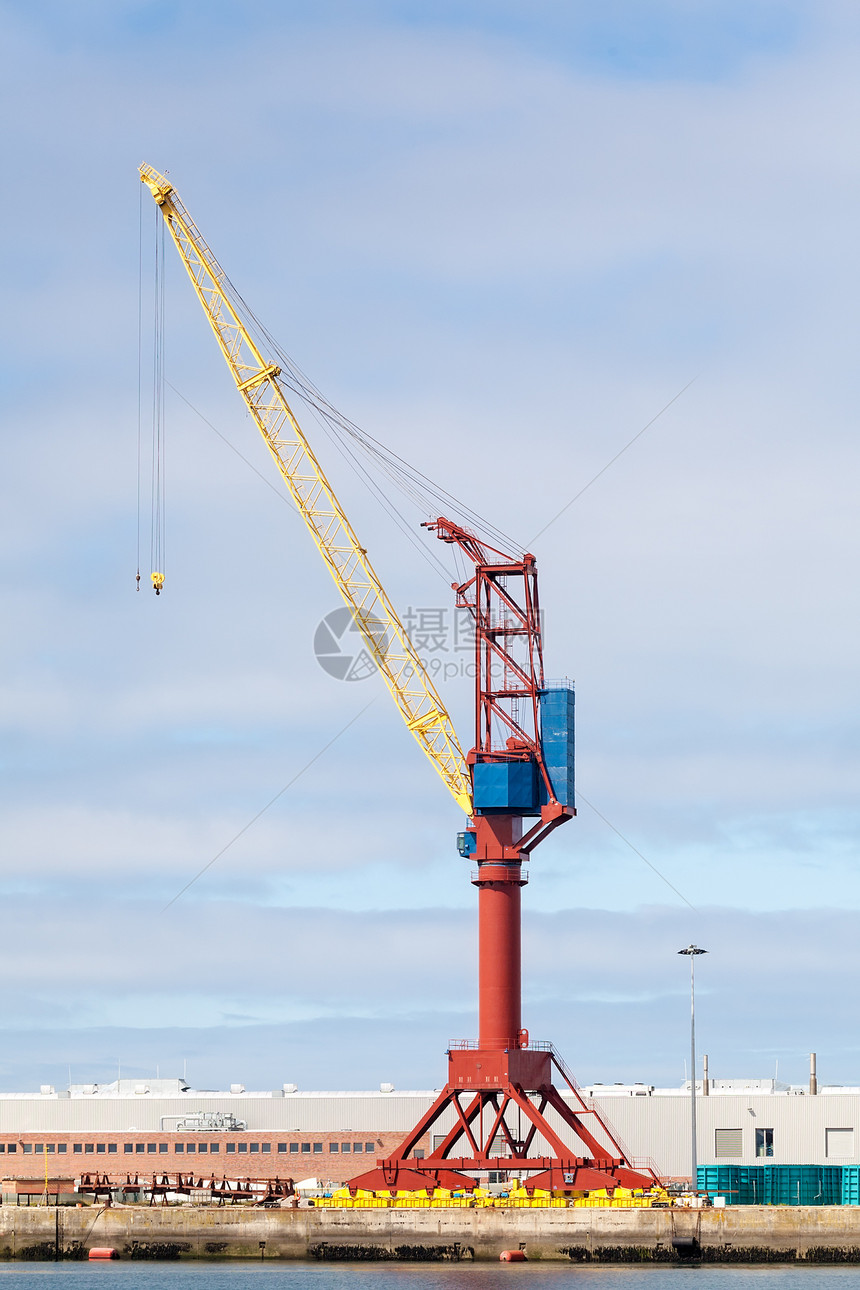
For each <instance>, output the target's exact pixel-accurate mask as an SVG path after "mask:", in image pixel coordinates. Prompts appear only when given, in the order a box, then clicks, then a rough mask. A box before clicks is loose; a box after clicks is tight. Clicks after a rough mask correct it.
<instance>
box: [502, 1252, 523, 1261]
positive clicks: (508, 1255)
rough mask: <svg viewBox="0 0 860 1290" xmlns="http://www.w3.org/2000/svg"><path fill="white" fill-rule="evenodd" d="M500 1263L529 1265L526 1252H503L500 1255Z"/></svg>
mask: <svg viewBox="0 0 860 1290" xmlns="http://www.w3.org/2000/svg"><path fill="white" fill-rule="evenodd" d="M499 1262H500V1263H527V1262H528V1260H527V1258H526V1252H525V1250H502V1252H501V1254H500V1255H499Z"/></svg>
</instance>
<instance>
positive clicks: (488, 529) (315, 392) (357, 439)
mask: <svg viewBox="0 0 860 1290" xmlns="http://www.w3.org/2000/svg"><path fill="white" fill-rule="evenodd" d="M224 284H225V286H227V287H228V288H229V290H230V293H231V298H232V299H233V300H234V301H235V303H236V305H237V306H238V307H239V312H240V313H242V314H243V315H244V321H245V322H246V324H247V325H249V328H250V329H253V330H256V331H257V333H258V334H259V335H260V336H261V337H262V338H263V339H264V340H265V341H266V342H267V344H268V346H269V348H270V351H271V353H272V355H273V357H276V358H278V359H279V360H280V364H281V368H282V376H284V378H285V379H284V383H285V384H286V385H287V386H288V388H290V389H291V390H292V391H293V393H294V394H296V395H298V397H299V398H300V399H301V400H302V402H303V403H305V404H306V406H308V407H310V408H312V409H315V410H316V412H317V413H318V414H319V415H320V416H321V417H322V418H323V419H324V420H325V421H326V422H327V423H328V425H329V426H330V427H331V429H332V430H333V431H334V433H335V434H336V435H337V436H338V437H340V436H341V435H346V436H348V437H349V438H350V439H351V440H352V441H353V443H355V444H356V445H357V446H358V447H359V449H360V450H361V451H363V452H364V453H365V454H366V455H367V456H368V457H370V458H372V459H375V464H376V466H377V468H379V469H381V470H383V471H384V473H385V474H386V475H387V476H388V477H389V478H390V479H391V480H392V482H393V483H394V484H395V486H396V487H398V488H399V489H400V490H401V491H402V492H404V493H406V495H407V496H410V497H411V499H412V500H413V501H414V502H416V504H418V505H419V506H423V507H426V506H427V504H428V502H434V503H435V504H437V505H439V506H445V507H448V508H450V507H451V506H453V507H454V508H456V510H457V512H458V513H459V514H460V515H461V516H463V517H464V518H465V519H466V520H467V522H469V523H470V524H472V525H473V526H475V527H476V528H477V529H478V536H479V537H480V536H482V535H486V536H487V537H488V538H489V539H491V540H492V541H495V542H499V543H500V544H501V545H503V546H506V547H509V548H511V549H512V550H514V551H516V550H522V547H521V545H520V544H519V543H517V542H516V541H515V540H514V539H512V538H511V537H510V536H509V535H508V534H506V533H504V532H503V531H502V530H500V529H498V528H496V526H495V525H493V524H491V523H490V522H489V521H488V520H486V519H484V517H483V516H481V515H479V514H478V513H477V512H476V511H474V510H472V508H471V507H468V506H466V504H465V503H464V502H461V501H460V499H459V498H457V497H455V496H454V495H453V494H452V493H449V492H448V491H447V490H446V489H444V488H442V487H441V486H440V485H438V484H436V483H435V482H434V481H433V480H431V479H430V478H429V476H427V475H425V474H423V472H421V471H419V470H417V469H416V468H415V467H413V466H410V465H409V463H408V462H406V461H405V460H404V459H403V458H402V457H400V456H398V455H397V454H396V453H394V452H392V451H391V450H390V449H388V448H386V447H385V446H384V445H383V444H382V443H381V442H380V441H379V440H377V439H374V438H373V436H372V435H369V434H367V433H366V432H365V431H363V430H362V429H361V428H360V427H359V426H358V425H356V424H355V422H353V421H351V420H350V419H349V418H348V417H346V416H344V415H343V413H341V412H339V411H338V409H337V408H335V407H334V405H333V404H332V403H330V402H329V400H328V399H326V397H325V396H324V395H323V394H322V393H321V391H320V390H319V389H318V388H317V387H316V386H315V385H314V383H313V382H312V381H311V380H310V378H309V377H307V376H306V375H305V373H304V372H303V371H302V370H301V368H300V367H299V366H298V364H297V363H295V362H294V360H293V359H292V358H291V357H290V356H289V354H287V353H286V351H285V350H283V349H282V348H281V346H280V345H279V344H278V342H277V341H276V340H275V338H274V337H273V336H272V335H271V333H270V332H269V331H268V330H267V328H266V327H265V326H264V324H263V323H262V322H261V321H260V320H259V318H257V316H256V315H255V314H254V312H253V310H252V309H251V308H250V307H249V306H248V304H247V302H246V301H245V300H244V298H243V297H242V296H241V294H240V293H239V292H238V291H237V290H236V288H235V286H234V285H233V283H232V282H231V281H230V279H229V278H228V277H227V276H226V274H225V275H224ZM425 513H426V511H425ZM433 518H435V514H434V515H433Z"/></svg>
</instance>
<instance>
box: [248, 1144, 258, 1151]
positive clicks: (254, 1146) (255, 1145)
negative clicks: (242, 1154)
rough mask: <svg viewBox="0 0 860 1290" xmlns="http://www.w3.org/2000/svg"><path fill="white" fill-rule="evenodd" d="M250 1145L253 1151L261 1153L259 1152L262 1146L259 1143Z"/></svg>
mask: <svg viewBox="0 0 860 1290" xmlns="http://www.w3.org/2000/svg"><path fill="white" fill-rule="evenodd" d="M249 1145H250V1149H251V1151H259V1150H260V1144H259V1142H252V1143H250V1144H249Z"/></svg>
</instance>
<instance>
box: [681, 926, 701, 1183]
mask: <svg viewBox="0 0 860 1290" xmlns="http://www.w3.org/2000/svg"><path fill="white" fill-rule="evenodd" d="M707 952H708V951H707V950H700V949H699V947H698V945H688V946H687V948H686V949H685V950H678V953H679V954H685V955H686V956H687V957H688V958H689V960H690V1160H691V1162H692V1166H693V1177H692V1180H691V1181H692V1190H693V1195H694V1196H697V1195H698V1194H699V1169H698V1161H697V1159H696V972H695V963H696V956H697V955H698V954H707Z"/></svg>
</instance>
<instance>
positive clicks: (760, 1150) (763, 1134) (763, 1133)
mask: <svg viewBox="0 0 860 1290" xmlns="http://www.w3.org/2000/svg"><path fill="white" fill-rule="evenodd" d="M755 1153H756V1155H757V1156H772V1155H773V1129H756V1131H755Z"/></svg>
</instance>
